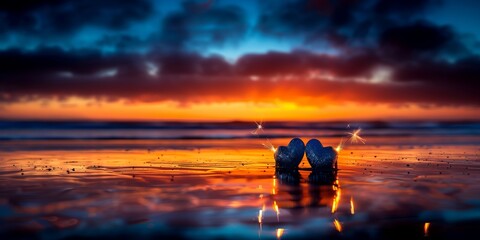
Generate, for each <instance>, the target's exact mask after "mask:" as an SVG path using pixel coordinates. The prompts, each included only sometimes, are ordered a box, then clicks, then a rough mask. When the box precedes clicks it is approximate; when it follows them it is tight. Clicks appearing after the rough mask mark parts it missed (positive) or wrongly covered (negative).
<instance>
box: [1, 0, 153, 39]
mask: <svg viewBox="0 0 480 240" xmlns="http://www.w3.org/2000/svg"><path fill="white" fill-rule="evenodd" d="M152 9H153V5H152V2H151V1H148V0H138V1H129V0H102V1H91V0H70V1H69V0H43V1H37V0H22V1H17V0H4V1H0V19H1V20H2V21H0V32H2V33H3V34H5V33H9V32H17V33H21V34H27V35H36V34H41V35H46V34H54V35H65V34H71V33H74V32H76V31H78V30H80V29H82V28H83V27H87V26H92V27H100V28H107V29H117V30H118V29H123V28H125V27H127V26H129V24H130V23H132V22H136V21H141V20H145V19H147V18H148V17H149V16H150V15H151V14H152V13H153V11H152Z"/></svg>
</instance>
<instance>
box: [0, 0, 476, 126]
mask: <svg viewBox="0 0 480 240" xmlns="http://www.w3.org/2000/svg"><path fill="white" fill-rule="evenodd" d="M478 9H480V2H479V1H475V0H463V1H460V0H443V1H442V0H402V1H392V0H366V1H361V0H340V1H334V0H264V1H253V0H244V1H234V0H195V1H192V0H190V1H171V0H161V1H154V0H136V1H127V0H103V1H92V0H48V1H34V0H25V1H21V2H20V1H15V0H6V1H1V2H0V113H1V114H0V118H2V119H88V120H185V121H230V120H248V121H251V120H258V119H263V120H296V121H317V120H480V111H479V110H480V94H479V93H480V91H479V89H480V83H479V81H480V28H479V27H478V26H479V24H480V14H478V12H477V11H478Z"/></svg>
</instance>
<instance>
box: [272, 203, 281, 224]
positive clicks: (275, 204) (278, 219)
mask: <svg viewBox="0 0 480 240" xmlns="http://www.w3.org/2000/svg"><path fill="white" fill-rule="evenodd" d="M273 210H274V211H275V213H276V214H277V222H279V221H280V209H279V208H278V205H277V201H273Z"/></svg>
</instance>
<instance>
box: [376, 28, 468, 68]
mask: <svg viewBox="0 0 480 240" xmlns="http://www.w3.org/2000/svg"><path fill="white" fill-rule="evenodd" d="M460 40H461V37H460V36H459V35H458V34H456V33H455V32H454V31H453V29H452V28H451V27H448V26H436V25H434V24H432V23H428V22H421V21H419V22H415V23H412V24H409V25H403V26H399V27H392V28H388V29H386V30H385V31H384V32H382V33H381V35H380V37H379V49H380V50H381V51H382V52H383V53H384V55H386V56H388V57H390V58H402V59H404V58H414V59H415V58H427V57H428V58H441V57H445V56H452V57H456V56H459V55H464V54H468V52H469V51H468V49H467V47H465V46H464V44H463V43H462V42H461V41H460Z"/></svg>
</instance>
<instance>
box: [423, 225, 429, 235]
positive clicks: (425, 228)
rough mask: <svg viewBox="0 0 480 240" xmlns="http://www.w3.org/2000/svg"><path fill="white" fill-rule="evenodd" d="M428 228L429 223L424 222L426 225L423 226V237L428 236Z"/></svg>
mask: <svg viewBox="0 0 480 240" xmlns="http://www.w3.org/2000/svg"><path fill="white" fill-rule="evenodd" d="M428 228H430V223H429V222H426V223H425V224H424V225H423V232H424V233H425V237H426V236H428Z"/></svg>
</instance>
